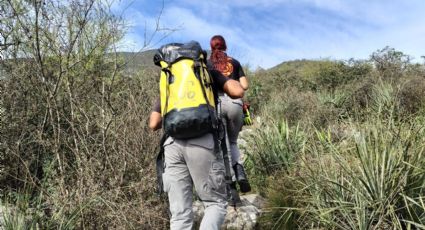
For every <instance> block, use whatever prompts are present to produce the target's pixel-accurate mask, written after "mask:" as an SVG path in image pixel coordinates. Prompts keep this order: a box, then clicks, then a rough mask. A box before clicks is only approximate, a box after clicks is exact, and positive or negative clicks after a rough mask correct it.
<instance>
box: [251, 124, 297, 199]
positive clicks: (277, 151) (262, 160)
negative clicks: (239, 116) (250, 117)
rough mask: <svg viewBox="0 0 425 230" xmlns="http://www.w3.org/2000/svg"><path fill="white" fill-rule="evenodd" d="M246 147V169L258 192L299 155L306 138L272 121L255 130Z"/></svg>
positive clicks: (295, 130) (294, 129) (293, 129)
mask: <svg viewBox="0 0 425 230" xmlns="http://www.w3.org/2000/svg"><path fill="white" fill-rule="evenodd" d="M247 143H248V146H247V147H246V151H245V152H246V156H247V157H246V161H245V165H246V168H247V171H248V174H249V176H250V177H251V178H252V181H253V184H254V185H255V186H256V187H257V188H258V189H259V190H260V192H261V189H260V188H264V186H265V185H266V178H267V177H269V176H272V175H274V173H276V172H280V171H284V170H287V169H288V168H289V167H290V166H291V164H292V163H293V162H294V159H296V157H297V156H299V155H300V152H301V151H302V148H303V146H304V143H305V137H304V134H303V133H302V131H301V130H300V128H299V126H295V127H293V128H290V127H289V125H288V123H287V122H286V121H284V120H282V121H272V122H270V123H267V124H264V126H262V127H259V128H257V129H255V130H254V132H252V134H251V135H250V136H248V138H247Z"/></svg>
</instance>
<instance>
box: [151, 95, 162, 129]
mask: <svg viewBox="0 0 425 230" xmlns="http://www.w3.org/2000/svg"><path fill="white" fill-rule="evenodd" d="M161 126H162V116H161V103H160V101H159V99H157V100H156V102H155V104H154V106H153V108H152V112H151V114H150V116H149V128H150V129H152V130H153V131H155V130H158V129H160V128H161Z"/></svg>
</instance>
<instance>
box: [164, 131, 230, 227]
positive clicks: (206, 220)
mask: <svg viewBox="0 0 425 230" xmlns="http://www.w3.org/2000/svg"><path fill="white" fill-rule="evenodd" d="M164 151H165V153H164V155H165V172H164V174H163V183H164V190H165V192H167V194H168V199H169V202H170V211H171V220H170V228H171V229H172V230H173V229H175V230H177V229H178V230H182V229H187V230H191V229H192V227H193V212H192V201H193V200H192V199H193V186H195V190H196V193H197V195H198V197H199V199H200V200H201V201H202V202H203V204H204V207H205V212H204V217H203V219H202V222H201V226H200V229H202V230H204V229H206V230H215V229H217V230H218V229H220V227H221V225H222V223H223V222H224V218H225V216H226V213H227V199H226V182H225V177H224V176H225V168H224V163H223V157H222V154H221V152H217V153H216V152H215V151H214V139H213V135H212V134H206V135H204V136H202V137H199V138H192V139H187V140H179V139H173V138H171V137H169V138H168V139H167V140H166V141H165V143H164Z"/></svg>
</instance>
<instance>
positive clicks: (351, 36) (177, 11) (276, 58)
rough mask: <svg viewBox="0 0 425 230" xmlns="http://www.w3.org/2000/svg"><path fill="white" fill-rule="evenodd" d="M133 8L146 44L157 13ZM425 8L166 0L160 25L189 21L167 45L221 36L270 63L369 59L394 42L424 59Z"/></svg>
mask: <svg viewBox="0 0 425 230" xmlns="http://www.w3.org/2000/svg"><path fill="white" fill-rule="evenodd" d="M151 4H152V3H151ZM151 8H152V7H151ZM159 8H160V6H157V8H155V9H159ZM132 10H134V11H135V12H133V13H132V14H129V18H130V19H131V22H132V24H133V25H134V28H135V29H133V30H132V31H131V32H132V33H131V34H130V35H128V36H127V37H126V40H127V44H129V45H130V44H135V45H136V46H140V44H143V43H141V42H140V40H143V32H142V31H143V29H144V26H145V25H144V23H145V22H146V23H147V25H149V26H150V28H149V30H152V25H154V24H155V19H156V16H157V15H155V13H153V11H152V10H151V11H149V12H147V11H143V9H141V8H137V10H140V12H142V13H140V12H138V13H137V12H136V9H132ZM424 11H425V3H423V2H422V1H420V0H411V1H393V2H391V3H388V2H385V1H379V0H369V1H360V0H297V1H296V0H269V1H260V0H234V1H229V2H227V3H226V4H222V2H220V3H218V2H217V1H212V0H205V1H197V2H194V1H190V0H181V1H178V2H175V1H166V5H165V9H164V12H163V15H162V18H161V21H160V22H161V26H164V27H169V28H178V27H180V26H181V29H180V30H178V31H176V32H174V33H173V34H172V35H171V36H170V37H169V38H167V39H165V40H163V41H162V43H166V42H185V41H189V40H197V41H199V42H200V43H201V44H202V45H203V47H204V48H209V47H208V46H209V39H210V37H211V36H212V35H215V34H221V35H223V36H224V37H225V38H226V40H227V42H228V47H229V54H230V55H233V56H235V57H236V58H238V59H240V61H241V62H242V63H249V64H250V65H251V66H253V67H256V66H257V65H260V66H262V67H266V68H268V67H272V66H274V65H276V64H279V63H280V62H282V61H285V60H290V59H302V58H321V57H325V58H327V57H329V58H335V59H341V58H343V59H347V58H351V57H355V58H368V56H369V55H370V54H371V53H372V52H373V51H375V50H377V49H380V48H383V47H384V46H386V45H390V46H392V47H394V48H396V49H400V50H401V51H403V52H406V53H408V54H412V55H414V56H417V57H419V56H420V55H423V54H420V52H422V51H423V50H425V44H424V43H423V42H422V41H421V39H422V38H423V37H424V36H425V27H424V26H423V25H424V23H425V19H424V17H422V14H423V13H422V12H424ZM156 12H158V10H157V11H156ZM149 30H148V31H149ZM159 38H160V36H158V39H159Z"/></svg>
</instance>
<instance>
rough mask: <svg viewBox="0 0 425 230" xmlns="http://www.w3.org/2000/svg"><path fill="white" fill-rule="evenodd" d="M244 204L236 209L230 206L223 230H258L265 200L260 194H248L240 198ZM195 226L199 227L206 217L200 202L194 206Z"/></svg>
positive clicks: (196, 202)
mask: <svg viewBox="0 0 425 230" xmlns="http://www.w3.org/2000/svg"><path fill="white" fill-rule="evenodd" d="M240 198H241V201H242V204H241V205H237V206H236V207H233V206H228V207H227V215H226V219H225V220H224V223H223V226H222V227H221V229H223V230H224V229H243V230H250V229H256V228H258V218H259V217H260V215H261V210H262V208H263V207H264V204H265V200H264V198H262V197H261V196H260V195H258V194H248V195H243V196H241V197H240ZM193 212H194V215H195V226H198V228H199V224H200V222H201V219H202V217H203V215H204V207H203V205H202V203H201V202H200V201H195V202H194V204H193Z"/></svg>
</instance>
